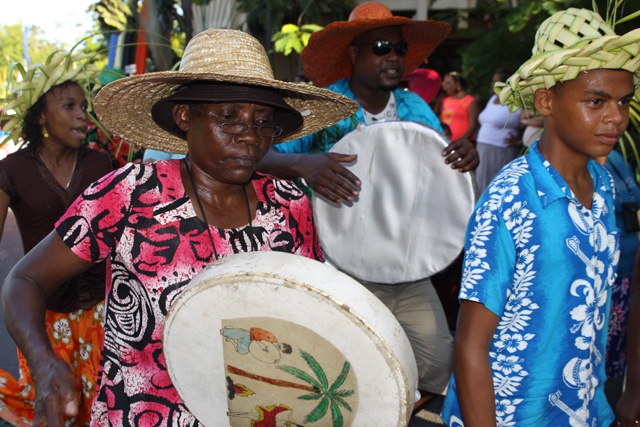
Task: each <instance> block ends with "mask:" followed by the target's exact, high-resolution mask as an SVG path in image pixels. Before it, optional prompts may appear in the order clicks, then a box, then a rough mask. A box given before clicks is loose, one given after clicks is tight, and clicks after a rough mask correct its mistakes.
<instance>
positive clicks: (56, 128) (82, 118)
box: [40, 84, 88, 148]
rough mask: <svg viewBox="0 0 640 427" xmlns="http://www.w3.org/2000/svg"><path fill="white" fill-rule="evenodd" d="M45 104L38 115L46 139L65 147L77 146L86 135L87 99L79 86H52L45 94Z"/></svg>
mask: <svg viewBox="0 0 640 427" xmlns="http://www.w3.org/2000/svg"><path fill="white" fill-rule="evenodd" d="M45 100H46V105H45V108H44V111H43V112H42V115H41V116H40V124H41V125H42V128H43V129H44V130H46V131H47V132H48V133H49V138H47V140H48V141H53V142H54V143H57V144H60V145H62V146H64V147H67V148H79V147H80V146H81V145H82V141H84V139H85V138H86V136H87V133H86V131H87V119H88V115H87V100H86V99H85V97H84V92H83V91H82V89H81V88H80V86H78V85H76V84H73V85H70V86H65V87H62V88H59V87H58V88H56V87H54V88H53V89H52V90H50V91H49V92H47V94H46V95H45Z"/></svg>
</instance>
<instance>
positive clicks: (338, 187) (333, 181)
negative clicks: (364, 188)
mask: <svg viewBox="0 0 640 427" xmlns="http://www.w3.org/2000/svg"><path fill="white" fill-rule="evenodd" d="M356 158H357V156H356V155H355V154H338V153H319V154H297V153H296V154H294V153H280V152H278V151H276V150H274V149H273V148H272V149H271V150H269V152H268V153H267V155H266V156H265V157H264V158H263V159H262V161H261V162H260V164H259V165H258V170H259V171H260V172H264V173H268V174H271V175H274V176H277V177H279V178H283V179H294V178H298V177H300V178H302V179H304V180H305V182H306V183H307V185H308V186H309V187H311V189H312V190H313V191H315V192H317V193H318V194H321V195H323V196H324V197H326V198H327V199H329V200H331V201H333V202H336V203H341V202H342V201H343V200H347V201H353V200H354V199H355V198H356V197H358V194H359V193H360V191H359V188H360V185H361V184H362V183H361V182H360V179H358V177H357V176H355V175H354V174H353V173H351V172H350V171H349V170H348V169H347V168H345V167H344V166H343V165H342V163H350V162H353V161H355V160H356Z"/></svg>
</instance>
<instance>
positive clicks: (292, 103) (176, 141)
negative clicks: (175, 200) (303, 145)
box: [94, 29, 358, 153]
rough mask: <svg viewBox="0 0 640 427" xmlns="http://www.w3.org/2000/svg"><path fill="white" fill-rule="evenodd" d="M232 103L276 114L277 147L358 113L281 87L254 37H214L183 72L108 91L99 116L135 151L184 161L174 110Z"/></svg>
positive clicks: (317, 94)
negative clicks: (155, 152)
mask: <svg viewBox="0 0 640 427" xmlns="http://www.w3.org/2000/svg"><path fill="white" fill-rule="evenodd" d="M231 101H233V102H257V103H261V104H266V105H270V106H273V107H274V121H275V122H276V124H277V125H278V126H281V127H282V128H283V134H282V136H281V137H280V138H278V139H276V140H275V143H278V142H283V141H287V140H290V139H295V138H299V137H302V136H304V135H307V134H311V133H314V132H316V131H318V130H320V129H323V128H325V127H327V126H330V125H332V124H334V123H337V122H339V121H340V120H342V119H344V118H345V117H348V116H349V115H351V114H353V113H354V112H355V111H356V110H357V108H358V106H357V103H355V102H354V101H352V100H350V99H348V98H346V97H344V96H341V95H338V94H337V93H335V92H332V91H328V90H325V89H320V88H317V87H313V86H310V85H305V84H299V83H289V82H284V81H280V80H276V79H275V78H274V76H273V70H272V69H271V65H270V63H269V59H268V57H267V54H266V52H265V50H264V47H263V46H262V45H261V44H260V43H259V42H258V40H256V39H255V38H254V37H252V36H250V35H249V34H247V33H245V32H242V31H238V30H227V29H209V30H206V31H203V32H201V33H199V34H197V35H196V36H194V37H193V38H192V39H191V41H189V43H188V44H187V47H186V48H185V51H184V55H183V57H182V61H181V62H180V67H179V69H178V71H159V72H154V73H147V74H140V75H136V76H131V77H125V78H123V79H120V80H116V81H114V82H112V83H109V84H108V85H106V86H105V87H104V88H102V90H100V92H98V95H97V96H96V99H95V101H94V109H95V111H96V114H97V116H98V118H99V119H100V121H101V122H102V124H103V125H104V126H105V127H106V128H107V129H109V130H110V131H111V132H113V133H115V134H117V135H119V136H121V137H123V138H125V139H127V140H129V141H131V142H134V143H135V144H137V145H140V146H143V147H145V148H152V149H156V150H163V151H168V152H172V153H186V152H187V151H188V148H187V142H186V135H185V134H184V132H182V131H181V130H180V129H179V128H178V127H177V125H176V124H175V120H174V119H173V116H172V113H171V109H172V107H173V105H175V104H177V103H187V104H189V103H198V102H199V103H206V102H231Z"/></svg>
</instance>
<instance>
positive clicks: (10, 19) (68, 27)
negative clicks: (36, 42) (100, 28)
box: [0, 0, 95, 47]
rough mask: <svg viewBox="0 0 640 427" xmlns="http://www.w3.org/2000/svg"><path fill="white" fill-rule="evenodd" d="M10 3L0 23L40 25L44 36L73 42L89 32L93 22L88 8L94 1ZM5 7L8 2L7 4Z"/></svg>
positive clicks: (27, 0) (28, 0)
mask: <svg viewBox="0 0 640 427" xmlns="http://www.w3.org/2000/svg"><path fill="white" fill-rule="evenodd" d="M10 1H11V6H10V7H9V8H5V9H4V12H3V13H0V24H3V25H13V24H17V23H19V22H20V21H22V24H23V25H37V26H38V27H40V28H42V30H44V32H45V36H44V37H45V38H46V39H47V40H51V41H54V40H56V41H59V42H62V43H66V44H68V45H69V47H70V46H71V45H73V44H74V43H75V41H76V39H77V38H78V37H82V35H83V34H84V33H85V32H86V31H88V30H89V29H90V28H91V27H92V25H93V21H92V19H91V14H89V13H87V12H86V10H87V8H88V7H89V6H90V5H91V4H93V3H94V2H95V0H64V1H52V0H10ZM5 6H6V5H5Z"/></svg>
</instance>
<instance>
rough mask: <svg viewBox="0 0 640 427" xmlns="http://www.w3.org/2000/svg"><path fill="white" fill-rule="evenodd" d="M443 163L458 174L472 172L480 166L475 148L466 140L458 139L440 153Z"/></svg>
mask: <svg viewBox="0 0 640 427" xmlns="http://www.w3.org/2000/svg"><path fill="white" fill-rule="evenodd" d="M442 156H443V157H444V158H445V159H444V162H445V163H446V164H448V165H451V168H452V169H458V170H459V171H460V172H469V171H472V170H474V169H475V168H477V167H478V165H479V164H480V156H478V151H477V150H476V147H474V145H473V144H472V143H471V141H469V140H468V139H467V138H460V139H456V140H455V141H453V142H452V143H451V144H449V145H448V146H447V148H445V149H444V150H443V151H442Z"/></svg>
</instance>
